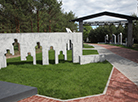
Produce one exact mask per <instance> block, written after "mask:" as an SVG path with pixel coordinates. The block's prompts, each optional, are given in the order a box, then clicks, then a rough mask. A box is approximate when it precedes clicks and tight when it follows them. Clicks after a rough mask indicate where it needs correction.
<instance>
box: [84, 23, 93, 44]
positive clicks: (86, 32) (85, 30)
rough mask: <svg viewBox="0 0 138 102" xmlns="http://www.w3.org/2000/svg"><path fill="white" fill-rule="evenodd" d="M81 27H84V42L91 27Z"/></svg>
mask: <svg viewBox="0 0 138 102" xmlns="http://www.w3.org/2000/svg"><path fill="white" fill-rule="evenodd" d="M83 28H84V30H83V41H85V42H86V39H87V38H88V36H89V34H90V32H91V30H92V27H91V26H89V25H84V26H83Z"/></svg>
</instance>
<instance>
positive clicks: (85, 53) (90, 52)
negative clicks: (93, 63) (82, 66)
mask: <svg viewBox="0 0 138 102" xmlns="http://www.w3.org/2000/svg"><path fill="white" fill-rule="evenodd" d="M92 54H98V52H97V50H83V55H92Z"/></svg>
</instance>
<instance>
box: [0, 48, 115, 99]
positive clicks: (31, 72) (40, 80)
mask: <svg viewBox="0 0 138 102" xmlns="http://www.w3.org/2000/svg"><path fill="white" fill-rule="evenodd" d="M71 52H72V51H68V60H67V61H64V60H63V57H64V56H63V55H62V54H61V55H59V58H60V59H59V60H60V63H59V64H56V65H55V64H54V53H55V52H54V51H53V50H51V51H49V56H50V65H41V63H42V53H38V54H37V55H36V59H37V65H33V61H32V59H33V58H32V57H31V56H28V57H27V59H28V60H27V61H22V62H21V61H20V57H17V58H11V59H7V62H8V67H6V68H2V69H1V70H0V80H1V81H7V82H12V83H17V84H22V85H27V86H33V87H37V88H38V94H41V95H46V96H49V97H54V98H59V99H71V98H77V97H83V96H88V95H94V94H99V93H102V92H103V90H104V88H105V85H106V83H107V80H108V77H109V74H110V72H111V70H112V65H111V64H110V63H108V62H107V61H105V62H103V63H91V64H87V65H80V64H74V63H72V58H71V56H72V53H71ZM84 52H85V51H84Z"/></svg>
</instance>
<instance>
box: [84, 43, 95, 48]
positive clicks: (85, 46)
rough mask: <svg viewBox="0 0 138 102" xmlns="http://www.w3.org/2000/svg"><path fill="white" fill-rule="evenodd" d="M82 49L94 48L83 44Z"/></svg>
mask: <svg viewBox="0 0 138 102" xmlns="http://www.w3.org/2000/svg"><path fill="white" fill-rule="evenodd" d="M83 48H94V47H93V46H91V45H88V44H83Z"/></svg>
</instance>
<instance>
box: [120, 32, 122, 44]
mask: <svg viewBox="0 0 138 102" xmlns="http://www.w3.org/2000/svg"><path fill="white" fill-rule="evenodd" d="M120 44H121V45H122V33H120Z"/></svg>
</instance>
